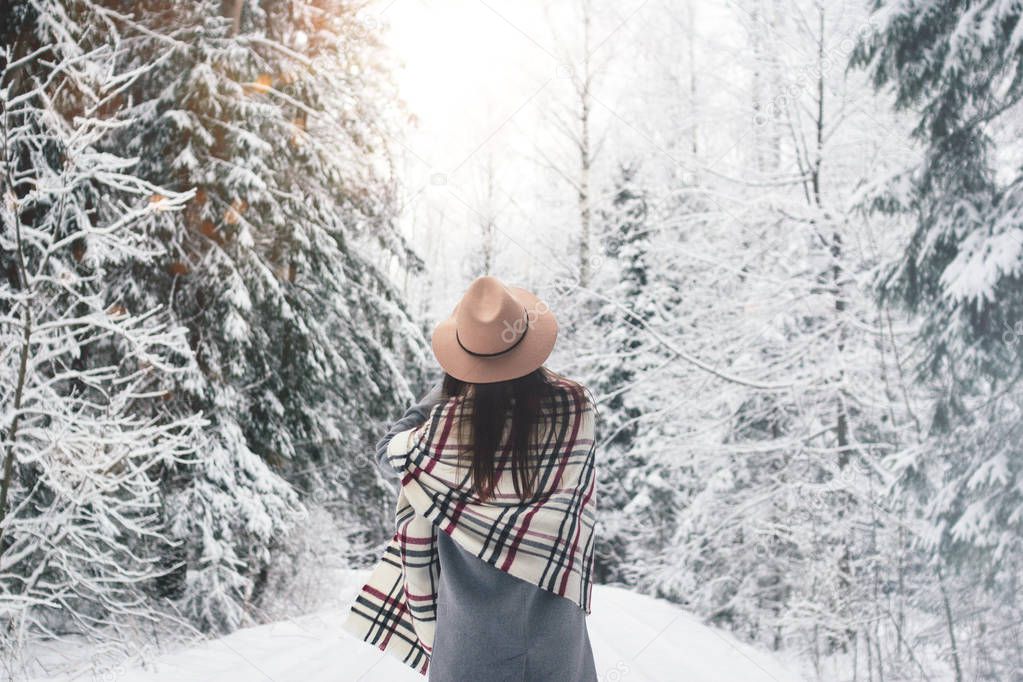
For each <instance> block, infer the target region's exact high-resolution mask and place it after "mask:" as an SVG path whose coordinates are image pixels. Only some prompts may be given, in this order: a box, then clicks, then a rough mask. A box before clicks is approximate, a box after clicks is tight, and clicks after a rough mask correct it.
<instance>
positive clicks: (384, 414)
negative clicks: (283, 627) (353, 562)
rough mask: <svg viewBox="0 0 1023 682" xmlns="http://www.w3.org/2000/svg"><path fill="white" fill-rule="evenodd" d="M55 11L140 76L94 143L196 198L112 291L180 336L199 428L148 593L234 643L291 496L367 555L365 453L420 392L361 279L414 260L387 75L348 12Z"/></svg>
mask: <svg viewBox="0 0 1023 682" xmlns="http://www.w3.org/2000/svg"><path fill="white" fill-rule="evenodd" d="M71 6H73V7H75V8H78V9H79V10H80V11H82V12H87V13H88V16H89V17H90V20H91V24H90V28H91V31H92V33H90V34H89V35H90V36H93V38H92V39H93V40H95V39H96V38H95V36H105V37H108V38H109V39H114V38H116V40H117V41H118V44H119V45H120V46H121V48H122V51H121V54H120V55H119V61H118V65H119V67H120V68H121V69H123V70H131V69H136V68H142V67H143V66H144V65H145V66H146V67H147V68H148V71H147V75H146V78H144V79H140V80H138V81H137V82H135V83H134V84H133V85H132V87H131V88H126V89H125V90H124V91H122V92H120V93H118V96H117V97H116V98H114V99H112V100H111V102H110V103H109V106H110V108H111V111H112V112H114V113H116V115H117V116H119V117H122V118H124V119H125V120H127V121H128V124H127V125H125V126H123V127H120V128H118V130H117V131H116V132H115V133H114V134H113V135H112V136H111V138H110V139H109V141H108V147H107V148H108V149H116V150H123V151H125V152H126V153H128V154H131V155H132V156H137V157H139V158H140V159H142V162H141V163H140V165H139V166H138V169H137V172H138V173H139V175H140V176H141V177H143V178H144V179H146V180H148V181H150V182H153V183H155V184H160V185H165V186H167V187H170V188H173V189H175V190H179V191H187V190H189V189H194V190H195V195H194V198H193V199H192V200H191V201H190V202H189V203H188V206H187V207H186V209H185V210H184V211H182V212H180V213H177V214H175V215H174V219H173V220H170V221H167V222H165V223H164V224H163V225H162V231H161V233H160V238H161V239H162V241H163V243H164V244H165V246H166V249H165V252H164V255H163V256H162V258H161V259H160V260H159V261H157V262H153V261H151V260H150V261H144V260H134V259H128V260H126V261H125V262H124V263H123V264H122V266H121V267H120V268H119V269H118V270H117V271H116V272H112V273H111V275H110V281H111V289H112V291H113V292H114V293H115V294H116V295H117V297H118V298H119V299H120V300H123V301H124V304H125V305H126V306H128V307H129V308H130V309H136V308H139V309H145V308H147V307H150V306H153V305H157V304H162V305H166V306H169V307H170V308H171V309H172V310H173V312H174V315H175V318H176V319H177V320H178V321H180V322H181V323H182V324H184V325H186V326H187V328H188V330H189V342H190V345H191V349H192V352H193V353H194V355H195V359H196V362H197V365H198V368H199V370H200V371H199V372H197V373H195V374H193V375H191V376H189V377H187V379H184V380H182V381H179V382H177V383H176V384H175V385H174V386H173V388H172V391H171V393H170V396H169V400H170V401H171V403H172V404H173V405H174V406H176V407H177V408H178V409H181V410H183V411H193V412H202V413H204V414H205V415H206V416H207V417H208V419H209V421H210V426H209V427H208V428H207V437H208V442H207V446H206V448H205V450H204V451H203V452H202V453H201V456H197V457H196V458H194V460H193V461H190V462H188V463H187V464H186V465H183V466H180V467H177V468H175V469H174V470H173V471H170V472H168V473H167V475H166V476H165V478H164V486H165V495H166V504H165V505H164V513H165V516H166V519H165V522H166V525H167V528H168V529H169V531H170V532H171V533H172V534H173V536H174V537H176V538H178V539H180V540H181V541H182V553H181V554H180V555H179V556H174V557H171V558H170V559H169V560H170V561H171V562H172V563H175V564H180V566H181V569H180V571H178V572H176V573H175V574H174V575H173V576H171V577H169V578H168V579H167V580H165V581H164V582H163V583H162V585H161V590H162V594H163V595H164V596H174V597H175V598H177V599H178V600H179V601H180V603H181V604H182V605H183V609H184V611H185V613H186V614H187V615H188V616H189V617H190V618H192V619H193V620H194V621H195V622H196V623H197V624H198V625H199V626H201V627H203V628H205V629H209V630H220V631H224V630H230V629H232V628H234V627H237V626H238V625H239V624H241V623H243V622H246V621H247V620H249V619H250V617H251V613H252V608H253V607H254V606H258V604H256V602H257V600H258V598H259V596H260V594H261V591H262V586H263V584H264V581H265V579H266V577H267V576H268V569H269V567H270V566H271V564H272V561H273V551H274V548H275V546H277V543H278V542H279V540H280V539H281V538H282V537H283V536H284V535H285V534H287V533H290V532H294V529H295V526H296V524H298V523H300V522H301V520H302V518H303V509H302V502H301V493H302V492H303V491H304V492H305V493H309V495H308V496H307V497H306V502H307V503H309V504H313V503H315V502H319V503H323V504H326V505H328V506H329V508H330V509H331V510H332V511H334V512H335V514H336V516H337V517H338V525H339V527H338V532H337V535H338V537H339V539H340V540H339V541H341V542H343V541H344V540H353V541H357V542H356V544H359V543H362V545H363V546H364V547H363V549H364V551H366V552H367V554H372V548H368V547H365V545H367V544H368V543H369V542H371V541H375V540H377V539H379V537H382V536H383V535H384V534H385V532H386V528H387V524H388V521H387V514H386V510H387V509H388V508H389V502H388V499H389V498H388V494H389V491H388V489H387V488H386V487H384V486H383V485H381V484H380V481H379V479H378V475H377V473H376V470H375V468H374V467H373V466H372V460H371V452H370V451H371V444H372V443H373V442H374V440H375V438H376V437H377V436H378V435H379V429H380V425H381V422H382V421H383V420H384V419H386V418H388V417H392V416H393V415H394V414H395V413H396V412H397V411H398V410H399V409H400V407H399V406H400V405H401V404H403V403H406V402H407V401H408V400H411V399H412V397H413V393H414V391H415V390H418V386H416V384H417V382H418V381H419V377H418V374H417V372H418V369H417V368H418V367H419V366H421V363H422V360H423V357H424V353H423V349H424V348H425V344H424V343H423V341H422V335H421V332H420V330H419V329H417V328H416V326H415V325H414V324H413V323H412V322H411V321H410V319H409V316H408V315H407V313H406V311H405V309H404V307H403V304H402V303H401V302H400V299H399V296H398V295H397V292H396V291H395V290H394V288H393V287H392V285H391V284H390V282H389V281H388V279H387V277H386V276H385V275H384V274H383V273H382V272H381V271H380V270H378V268H377V264H378V263H380V262H382V261H383V259H385V258H389V257H390V258H394V257H397V258H398V259H399V261H400V262H401V263H402V264H404V265H405V266H406V267H412V268H415V267H417V264H418V261H417V259H416V258H415V256H414V255H412V254H411V253H410V252H409V251H408V249H407V248H406V246H405V244H404V243H403V241H402V239H401V238H400V236H399V234H398V232H397V231H396V230H395V229H394V227H393V224H392V218H393V212H394V210H395V205H394V202H393V201H392V196H393V191H392V187H391V180H390V177H389V175H388V169H389V159H388V157H387V149H388V145H389V139H388V135H389V134H390V131H391V127H390V126H391V123H390V120H389V114H387V113H386V110H387V108H389V107H390V103H391V101H392V98H391V93H390V90H389V89H388V85H387V83H388V79H387V77H386V74H385V73H383V72H382V66H381V59H380V56H379V55H378V53H377V50H376V46H375V44H374V40H373V36H372V34H371V33H370V32H368V31H367V30H366V28H365V26H364V25H363V24H361V23H360V21H359V19H360V17H359V16H357V10H358V6H357V5H356V4H353V3H347V2H337V1H332V0H324V1H315V2H314V1H310V2H291V1H287V2H286V1H284V0H280V1H274V0H267V1H264V2H231V3H222V2H220V0H203V1H202V2H176V3H166V2H140V3H134V4H133V5H132V6H131V10H130V12H128V11H126V10H125V9H124V7H123V4H122V3H119V2H113V1H112V0H111V1H97V2H88V3H86V2H81V3H72V4H71ZM406 371H410V372H411V374H409V375H408V376H406V375H405V372H406ZM296 489H297V490H296ZM314 495H315V500H314Z"/></svg>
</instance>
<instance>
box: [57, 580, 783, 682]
mask: <svg viewBox="0 0 1023 682" xmlns="http://www.w3.org/2000/svg"><path fill="white" fill-rule="evenodd" d="M360 584H361V583H360ZM347 594H354V588H349V591H348V593H347ZM593 604H594V608H593V613H592V614H590V616H589V618H588V619H587V623H588V627H589V632H590V638H591V641H592V644H593V648H594V656H595V657H596V662H597V672H598V675H599V676H600V680H601V682H671V681H676V680H677V681H678V682H731V681H733V680H734V681H735V682H798V681H799V679H800V678H799V677H798V676H797V675H796V674H795V673H793V672H791V671H790V670H789V669H787V668H785V667H784V665H783V664H782V663H781V662H780V661H779V660H777V659H775V658H774V657H773V656H772V655H771V654H769V653H767V652H765V651H761V650H759V649H755V648H753V647H750V646H748V645H745V644H742V643H740V642H738V641H737V640H736V639H735V638H734V637H732V636H731V635H729V634H728V633H726V632H723V631H720V630H716V629H713V628H708V627H705V626H703V625H701V624H700V623H699V622H698V621H697V620H696V619H695V618H694V617H692V616H691V615H689V614H688V613H686V612H685V611H682V610H680V609H678V608H677V607H675V606H674V605H672V604H670V603H668V602H664V601H661V600H658V599H653V598H651V597H646V596H643V595H638V594H634V593H631V592H628V591H626V590H622V589H618V588H612V587H604V586H600V585H597V586H595V587H594V594H593ZM343 613H344V610H343V609H340V610H339V609H336V608H334V609H330V610H324V611H322V612H320V613H316V614H311V615H308V616H303V617H301V618H296V619H293V620H289V621H283V622H279V623H272V624H269V625H263V626H259V627H253V628H248V629H245V630H240V631H238V632H235V633H233V634H231V635H229V636H227V637H222V638H220V639H216V640H212V641H209V642H206V643H203V644H200V645H196V646H193V647H191V648H189V649H186V650H184V651H180V652H176V653H171V654H166V655H163V656H161V657H159V658H158V659H156V661H155V662H154V663H152V664H150V665H149V666H147V669H146V670H143V669H137V668H136V669H130V670H127V671H124V670H119V671H117V672H118V674H117V675H116V677H115V678H114V679H116V680H117V682H207V681H208V682H214V681H215V682H243V681H244V682H355V681H359V682H402V681H403V680H408V681H410V682H417V681H418V682H423V681H424V678H423V677H422V676H421V675H419V674H417V673H415V672H413V671H412V670H411V669H409V668H406V667H405V666H404V665H402V664H401V663H399V662H398V661H397V660H395V659H393V658H391V657H390V656H387V655H385V654H383V653H381V652H379V651H377V650H374V649H373V648H372V647H370V646H369V645H366V644H363V643H362V642H359V641H357V640H355V639H354V638H352V637H349V636H348V635H347V634H346V633H342V632H340V622H341V619H342V616H343ZM57 679H60V680H71V679H81V678H80V677H79V678H75V677H62V678H49V680H57ZM39 682H42V678H40V680H39Z"/></svg>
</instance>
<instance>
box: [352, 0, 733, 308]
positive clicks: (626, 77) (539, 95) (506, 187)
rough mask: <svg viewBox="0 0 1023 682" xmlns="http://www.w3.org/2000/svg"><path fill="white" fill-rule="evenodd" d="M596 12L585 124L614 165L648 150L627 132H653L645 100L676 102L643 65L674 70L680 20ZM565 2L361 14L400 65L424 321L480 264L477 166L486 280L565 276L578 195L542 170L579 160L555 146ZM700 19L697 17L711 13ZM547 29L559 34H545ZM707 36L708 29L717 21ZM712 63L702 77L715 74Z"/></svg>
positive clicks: (570, 19)
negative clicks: (488, 258) (488, 229)
mask: <svg viewBox="0 0 1023 682" xmlns="http://www.w3.org/2000/svg"><path fill="white" fill-rule="evenodd" d="M595 4H598V3H595ZM599 4H600V5H602V6H603V7H605V8H606V9H605V14H603V15H602V16H598V17H596V18H595V21H594V26H593V31H592V42H591V47H592V48H593V52H594V54H595V55H596V57H597V60H598V61H600V62H601V80H600V87H599V98H600V104H599V106H596V105H595V106H594V112H593V116H594V120H593V122H592V127H593V135H594V138H595V141H596V139H597V138H603V139H604V141H605V143H606V144H605V145H604V147H603V148H602V149H603V151H602V156H601V157H600V160H601V161H606V162H607V163H609V164H613V163H615V162H616V161H617V159H618V155H619V154H620V153H622V152H623V150H639V149H646V150H647V151H649V150H650V147H651V143H652V140H651V138H650V137H643V133H639V132H638V128H640V127H645V126H653V127H655V128H656V126H657V122H656V121H652V120H645V118H644V117H645V112H646V111H647V109H648V108H649V107H650V104H651V98H652V97H661V98H665V97H667V98H671V97H675V98H677V97H679V95H678V93H677V92H675V91H674V89H672V88H668V89H667V90H665V88H664V85H663V81H661V80H658V78H657V77H651V73H650V72H649V71H647V72H643V71H642V70H641V64H646V65H647V67H648V68H649V66H650V65H651V64H658V66H657V67H655V68H660V63H666V64H668V65H669V68H677V66H676V67H672V66H670V65H674V64H677V63H678V62H679V59H678V57H677V55H676V54H675V53H674V52H673V51H674V50H677V49H679V48H678V46H679V45H682V44H683V43H684V41H683V39H682V37H681V33H682V31H684V30H685V24H684V21H685V20H684V18H683V17H681V16H680V15H679V13H678V8H677V7H676V6H674V5H672V6H671V7H667V6H666V4H665V3H664V2H663V1H661V0H623V2H621V3H618V4H611V3H599ZM696 4H699V5H701V6H703V3H696ZM577 6H578V2H576V1H575V0H556V1H554V2H550V1H547V0H518V1H516V2H498V1H497V0H379V1H378V2H375V3H374V4H372V5H370V6H369V7H368V8H367V9H366V10H364V12H363V14H362V16H363V21H364V23H366V25H367V26H368V27H369V28H370V29H371V30H375V31H378V32H380V35H381V36H382V38H383V40H384V42H385V44H386V45H387V46H388V47H389V49H390V50H391V52H392V53H393V54H394V55H395V56H396V57H397V59H398V61H399V62H400V63H401V64H402V66H401V68H400V69H399V70H398V72H397V73H396V74H395V77H396V80H397V83H398V86H399V89H400V92H401V94H402V97H403V99H404V100H405V102H406V104H407V107H408V109H409V110H410V111H411V112H412V113H413V114H414V115H415V118H416V125H415V127H412V128H410V130H409V131H408V140H407V144H406V148H405V149H404V150H399V154H400V156H401V157H402V161H403V168H402V180H403V186H404V190H405V206H404V210H403V214H402V220H403V223H404V228H405V231H406V234H407V235H408V236H409V237H410V239H411V240H412V241H413V243H414V245H415V246H416V247H417V249H419V251H420V253H421V254H422V255H423V256H424V257H425V259H426V261H427V264H428V268H429V269H430V277H429V278H428V280H429V281H428V282H427V283H426V286H427V287H428V289H429V290H410V291H407V292H406V293H407V294H408V295H409V296H410V297H411V298H412V299H416V298H420V297H421V299H422V300H427V301H430V300H432V301H436V302H438V304H439V308H437V307H436V306H433V309H431V310H428V309H423V310H422V312H424V313H426V314H427V315H433V316H435V315H436V314H439V313H447V312H449V310H448V309H447V308H448V307H449V304H453V302H454V301H455V300H457V297H458V295H459V294H460V293H461V289H462V288H463V287H464V285H465V284H466V283H467V282H468V280H469V277H470V273H469V264H470V263H471V262H478V258H477V257H476V256H474V255H473V254H474V251H475V249H477V248H478V247H479V244H480V238H479V235H480V223H481V222H482V218H481V210H485V209H483V206H485V205H486V204H487V202H486V200H485V198H484V194H485V193H484V191H483V187H484V177H485V172H484V168H485V167H486V165H487V164H488V162H492V163H493V164H494V166H495V167H496V168H497V182H496V183H495V186H496V193H497V197H496V199H497V202H496V203H497V212H498V220H497V224H498V232H499V236H498V244H497V250H498V256H497V264H496V268H495V272H494V273H493V274H496V275H497V276H499V277H502V278H503V279H505V280H506V281H509V282H512V283H516V284H519V285H521V286H526V287H531V286H532V285H533V284H534V283H536V282H543V281H549V280H550V279H551V276H552V275H553V274H568V273H567V272H566V271H565V268H566V267H571V266H570V261H571V257H570V256H569V253H570V252H571V250H572V249H571V248H570V245H569V240H572V239H575V238H576V237H575V235H576V233H577V229H578V228H577V223H578V214H577V210H576V206H575V201H576V199H575V196H574V194H573V192H572V190H571V188H570V187H569V186H568V185H567V184H566V183H565V182H564V181H563V179H562V178H560V177H559V176H558V173H557V172H555V171H553V170H551V168H550V165H552V164H553V165H556V166H558V167H559V168H563V169H564V170H566V171H567V172H569V173H570V174H571V173H572V172H573V171H574V170H575V168H576V167H577V164H578V159H577V157H573V156H571V152H569V151H568V150H566V149H565V147H564V145H565V141H566V139H567V138H566V137H565V136H564V134H563V132H562V131H560V130H559V129H558V128H557V126H556V125H555V124H554V123H553V121H552V117H551V110H552V108H554V107H558V106H564V104H565V103H566V102H569V101H571V94H570V93H571V81H570V79H569V78H568V77H567V69H568V68H571V64H572V61H573V60H572V58H571V57H570V55H572V54H579V52H578V51H577V49H573V48H572V46H573V45H575V46H576V47H577V48H578V45H579V35H580V33H581V29H580V27H581V23H580V21H579V20H578V18H577V17H575V16H573V13H574V11H575V8H576V7H577ZM545 7H546V9H545ZM701 11H702V12H703V15H702V18H703V20H704V21H707V20H709V17H710V16H711V15H712V14H713V11H711V10H710V9H709V8H708V9H706V10H701ZM665 16H670V17H673V18H674V22H675V23H670V22H665V21H664V17H665ZM669 24H670V25H669ZM552 26H558V27H559V28H558V35H557V36H555V35H554V33H553V32H552V28H551V27H552ZM709 28H710V29H712V32H717V31H719V30H720V23H717V22H714V25H711V26H709ZM711 67H712V68H711V69H710V72H711V73H715V72H720V69H715V68H713V65H711ZM658 88H659V89H658ZM626 107H631V109H630V112H631V113H627V111H626ZM660 108H661V109H662V110H665V109H664V107H660ZM626 119H629V120H626ZM633 124H635V125H633ZM664 132H666V131H664V130H658V131H656V132H655V136H657V137H661V133H664ZM669 137H670V135H669ZM654 144H655V146H656V144H657V143H654ZM559 146H560V149H559ZM538 149H543V150H544V155H546V157H547V158H546V159H543V158H540V155H539V154H538V152H537V150H538ZM559 154H561V156H559ZM594 182H595V184H597V185H598V186H597V187H596V188H595V190H596V191H601V190H603V189H606V188H604V187H602V186H601V185H603V184H606V183H604V182H603V180H602V178H599V177H595V178H594ZM473 259H476V260H473ZM556 271H557V272H556ZM471 274H475V273H471Z"/></svg>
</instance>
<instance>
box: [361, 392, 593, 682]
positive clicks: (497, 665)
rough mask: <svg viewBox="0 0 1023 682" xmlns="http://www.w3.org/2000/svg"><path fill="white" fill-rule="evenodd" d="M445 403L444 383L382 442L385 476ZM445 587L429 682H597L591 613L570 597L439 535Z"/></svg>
mask: <svg viewBox="0 0 1023 682" xmlns="http://www.w3.org/2000/svg"><path fill="white" fill-rule="evenodd" d="M440 400H442V397H441V386H440V384H439V383H438V384H437V385H435V386H434V387H433V388H432V389H431V390H430V392H429V393H427V394H426V395H425V396H423V397H422V398H421V399H420V400H419V401H418V402H417V403H415V404H413V405H412V406H411V407H409V408H408V410H406V412H405V414H404V415H402V417H401V418H400V419H398V421H396V422H394V424H392V425H391V428H390V429H389V430H388V432H387V434H386V435H385V436H384V437H383V438H382V439H381V440H380V441H379V442H378V443H377V446H376V458H377V464H378V466H379V468H380V471H381V472H382V473H383V474H384V475H385V476H386V477H387V478H388V479H393V480H397V479H399V478H400V474H399V473H398V472H397V471H396V470H395V469H394V468H393V467H392V466H391V465H390V464H388V462H387V444H388V442H390V440H391V438H392V437H393V436H394V435H395V434H397V433H399V432H401V431H404V430H406V429H411V428H414V427H416V426H418V425H420V424H422V423H423V422H424V421H426V419H427V416H428V415H429V413H430V409H431V408H432V407H433V405H434V404H436V403H437V402H439V401H440ZM437 544H438V555H439V561H440V584H439V586H438V588H437V629H436V634H435V636H434V643H433V653H432V655H431V656H430V669H429V680H430V682H466V681H467V680H473V681H479V682H548V681H549V682H597V673H596V666H595V665H594V661H593V651H592V650H591V648H590V639H589V633H588V632H587V630H586V614H585V612H583V610H582V609H580V608H579V607H578V606H577V605H576V604H574V603H573V602H571V601H570V600H568V599H565V598H564V597H559V596H557V595H556V594H554V593H552V592H549V591H547V590H544V589H542V588H540V587H538V586H536V585H533V584H531V583H528V582H526V581H525V580H521V579H520V578H517V577H515V576H513V575H510V574H508V573H505V572H504V571H502V570H500V569H498V568H496V567H494V566H491V565H490V564H488V563H487V562H485V561H483V560H482V559H480V558H479V557H477V556H476V555H474V554H472V553H470V552H468V551H467V550H465V549H463V548H462V547H461V546H460V545H459V544H458V543H456V542H455V541H454V540H452V539H451V537H450V536H448V535H447V533H444V532H442V531H438V542H437Z"/></svg>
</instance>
